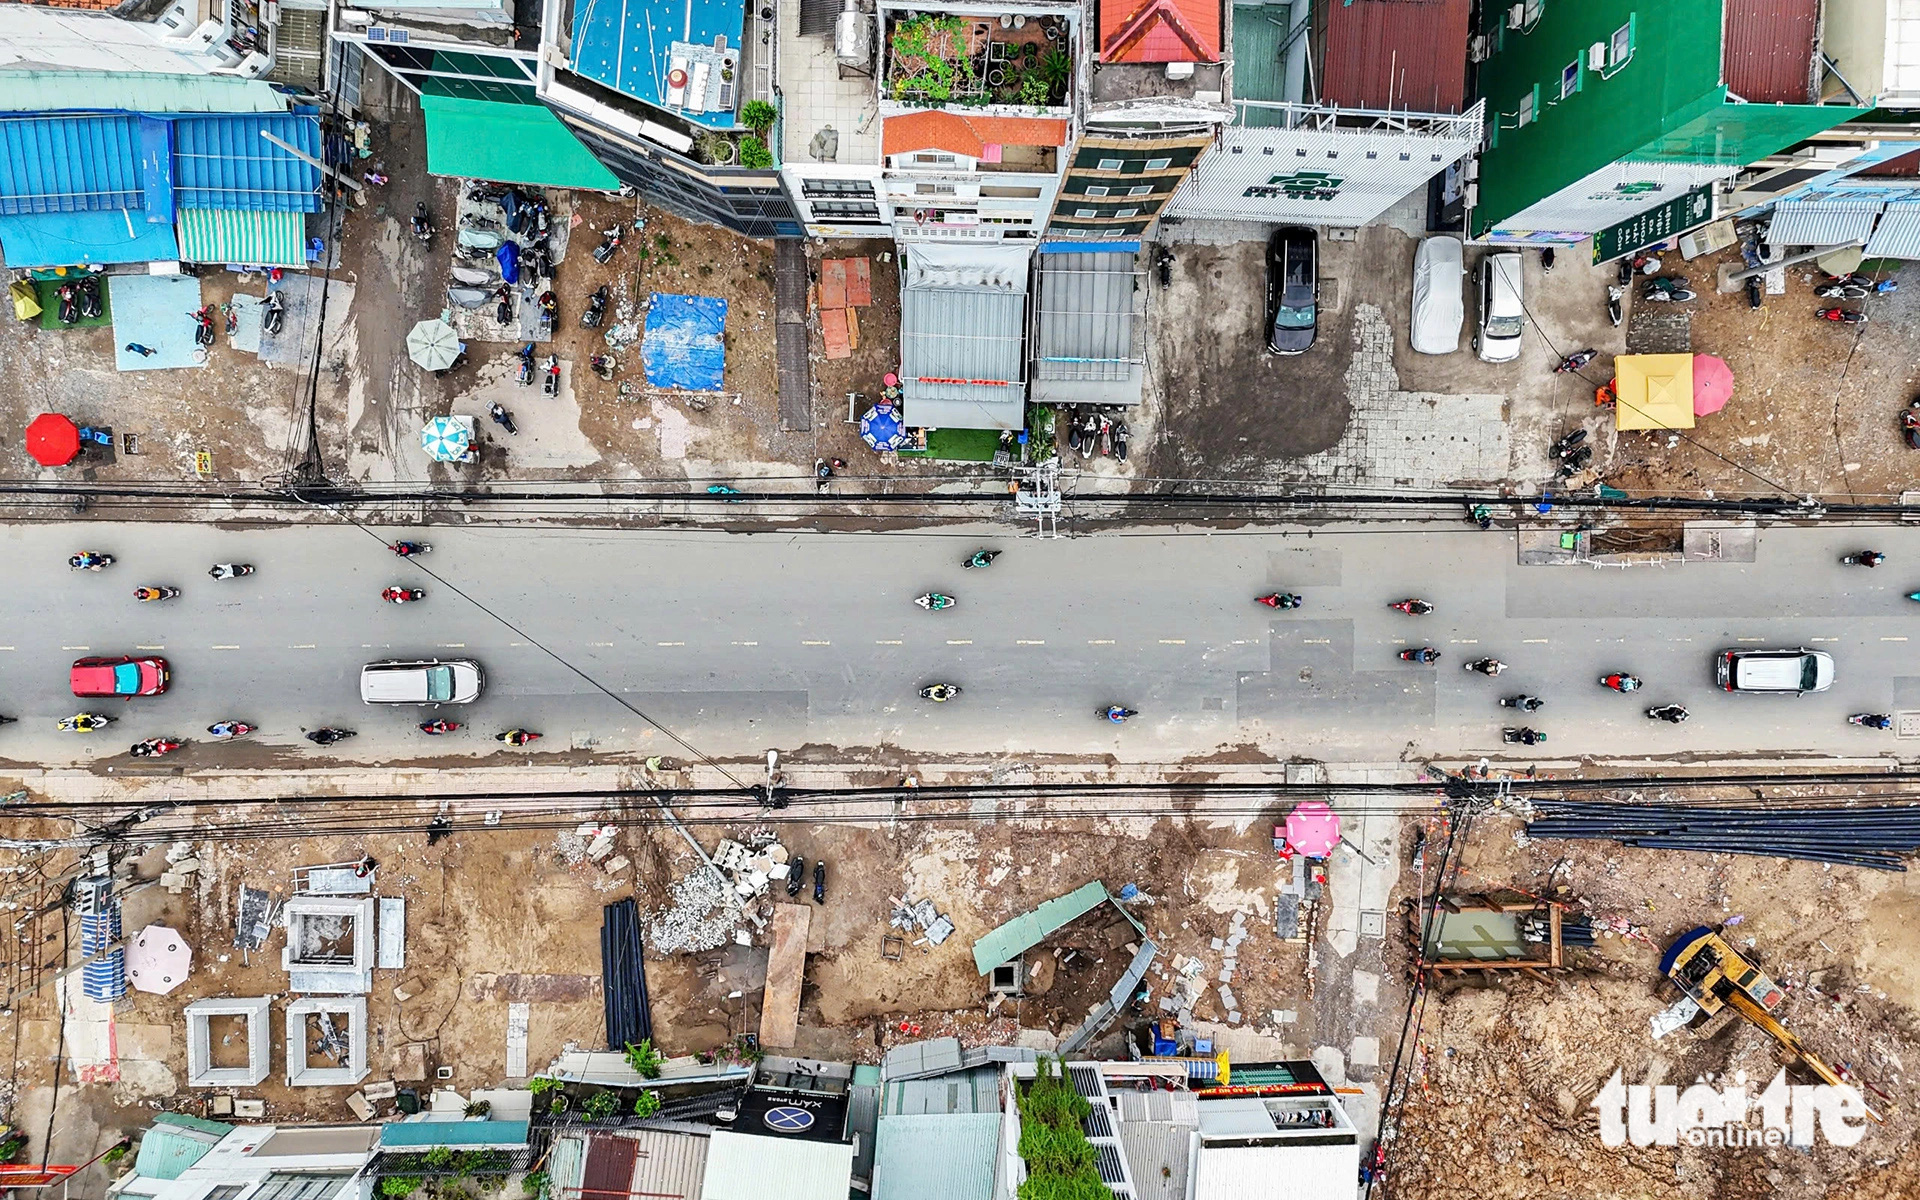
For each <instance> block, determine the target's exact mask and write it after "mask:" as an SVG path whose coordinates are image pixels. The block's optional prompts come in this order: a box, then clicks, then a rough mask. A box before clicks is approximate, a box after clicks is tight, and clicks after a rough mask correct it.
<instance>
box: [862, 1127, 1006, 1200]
mask: <svg viewBox="0 0 1920 1200" xmlns="http://www.w3.org/2000/svg"><path fill="white" fill-rule="evenodd" d="M999 1141H1000V1114H999V1113H958V1114H953V1115H944V1116H919V1117H882V1118H880V1128H879V1130H878V1132H877V1133H876V1134H875V1135H874V1157H873V1200H990V1198H991V1197H992V1195H993V1161H994V1148H995V1147H996V1146H997V1145H998V1144H999Z"/></svg>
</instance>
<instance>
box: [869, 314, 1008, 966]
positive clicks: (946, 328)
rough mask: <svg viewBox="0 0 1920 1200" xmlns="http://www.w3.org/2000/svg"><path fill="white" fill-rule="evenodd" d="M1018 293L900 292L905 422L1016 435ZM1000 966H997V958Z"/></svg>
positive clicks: (901, 367)
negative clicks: (1012, 432)
mask: <svg viewBox="0 0 1920 1200" xmlns="http://www.w3.org/2000/svg"><path fill="white" fill-rule="evenodd" d="M1026 309H1027V297H1026V294H1025V293H1024V292H1009V291H1003V290H999V289H992V288H964V287H955V288H939V287H920V288H903V289H901V292H900V377H901V380H902V384H903V390H904V392H905V398H906V403H905V407H904V410H903V411H904V415H905V416H906V419H907V421H908V423H909V424H912V425H921V426H926V427H928V428H933V429H1018V428H1020V427H1021V425H1022V424H1023V423H1024V421H1025V417H1026V387H1025V385H1024V384H1023V383H1022V382H1021V379H1020V376H1021V374H1022V372H1021V369H1020V368H1021V358H1022V352H1023V350H1024V347H1025V344H1026V339H1025V338H1024V337H1022V336H1021V330H1020V325H1021V322H1022V320H1023V319H1024V318H1025V317H1026ZM1003 961H1004V960H1003Z"/></svg>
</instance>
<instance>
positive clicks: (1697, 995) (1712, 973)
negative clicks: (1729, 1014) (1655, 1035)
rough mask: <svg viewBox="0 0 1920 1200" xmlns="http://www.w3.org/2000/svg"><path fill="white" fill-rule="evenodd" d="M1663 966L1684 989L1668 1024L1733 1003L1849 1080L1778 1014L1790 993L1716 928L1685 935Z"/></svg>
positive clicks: (1804, 1058) (1812, 1064)
mask: <svg viewBox="0 0 1920 1200" xmlns="http://www.w3.org/2000/svg"><path fill="white" fill-rule="evenodd" d="M1660 969H1661V970H1662V971H1663V972H1665V973H1666V975H1667V977H1668V978H1669V979H1671V980H1673V982H1674V983H1675V984H1677V985H1679V988H1680V991H1681V992H1682V993H1683V998H1682V999H1681V1000H1680V1001H1679V1003H1677V1004H1676V1005H1674V1007H1673V1008H1671V1009H1669V1010H1668V1012H1667V1013H1666V1014H1662V1015H1663V1016H1667V1015H1668V1014H1671V1015H1672V1016H1673V1018H1674V1022H1673V1024H1671V1025H1669V1028H1677V1027H1678V1025H1679V1024H1684V1023H1686V1022H1687V1021H1688V1020H1690V1019H1691V1018H1692V1017H1694V1016H1697V1015H1699V1014H1701V1013H1704V1014H1706V1015H1707V1016H1708V1017H1709V1018H1711V1017H1712V1016H1713V1015H1714V1014H1716V1013H1718V1012H1720V1011H1721V1010H1722V1009H1724V1008H1731V1009H1732V1010H1733V1011H1734V1012H1736V1013H1738V1014H1739V1015H1740V1016H1742V1017H1744V1018H1746V1020H1747V1021H1748V1022H1749V1023H1751V1024H1753V1025H1755V1026H1758V1027H1759V1029H1760V1030H1761V1032H1763V1033H1765V1034H1766V1035H1767V1036H1768V1037H1770V1038H1772V1039H1773V1040H1774V1041H1775V1042H1778V1043H1779V1044H1780V1047H1781V1048H1782V1049H1784V1050H1785V1051H1786V1052H1787V1053H1788V1054H1789V1055H1791V1056H1792V1057H1793V1058H1794V1060H1795V1061H1797V1062H1799V1063H1801V1064H1802V1065H1803V1066H1805V1067H1806V1068H1807V1070H1809V1071H1811V1072H1813V1074H1814V1075H1816V1076H1818V1077H1819V1079H1820V1081H1821V1082H1823V1083H1828V1084H1832V1085H1834V1086H1836V1087H1838V1086H1840V1085H1843V1084H1846V1083H1848V1081H1847V1080H1846V1079H1844V1078H1842V1077H1841V1075H1840V1073H1839V1072H1838V1071H1836V1070H1834V1069H1833V1068H1832V1067H1831V1066H1829V1065H1827V1062H1826V1060H1825V1059H1823V1058H1821V1057H1820V1056H1819V1055H1817V1054H1815V1053H1814V1052H1813V1051H1812V1050H1810V1049H1808V1048H1807V1045H1806V1043H1805V1042H1802V1041H1801V1040H1800V1038H1799V1037H1798V1036H1797V1035H1796V1034H1794V1033H1793V1032H1792V1031H1791V1030H1789V1029H1788V1028H1787V1027H1786V1026H1785V1025H1782V1024H1781V1023H1780V1022H1779V1021H1778V1020H1777V1019H1775V1017H1774V1015H1773V1010H1774V1009H1776V1008H1778V1007H1779V1006H1780V1001H1781V1000H1783V999H1784V998H1785V997H1786V993H1785V992H1784V991H1783V990H1782V989H1781V987H1780V985H1779V984H1777V983H1775V982H1774V981H1773V980H1772V979H1770V978H1769V977H1768V976H1767V974H1766V972H1764V971H1762V970H1761V969H1760V968H1759V967H1756V966H1755V965H1753V963H1751V962H1749V961H1748V960H1747V959H1746V958H1745V957H1743V956H1742V955H1741V954H1740V952H1739V951H1738V950H1735V949H1734V948H1733V946H1732V944H1731V943H1729V942H1728V941H1727V939H1725V938H1723V937H1721V936H1720V935H1719V934H1718V933H1715V932H1714V931H1713V930H1712V929H1710V928H1708V927H1707V926H1705V925H1700V926H1697V927H1695V928H1693V929H1690V930H1688V931H1687V932H1686V933H1683V934H1681V935H1680V936H1679V937H1678V938H1677V939H1675V940H1674V943H1673V945H1671V946H1668V947H1667V952H1666V953H1665V954H1664V955H1662V956H1661V958H1660ZM1689 1001H1690V1002H1691V1003H1689ZM1688 1010H1691V1011H1688ZM1867 1115H1868V1116H1870V1117H1872V1118H1873V1119H1874V1120H1875V1121H1876V1122H1881V1121H1884V1120H1885V1118H1884V1117H1882V1116H1881V1115H1880V1114H1879V1113H1878V1112H1876V1111H1874V1110H1873V1108H1871V1107H1869V1108H1868V1109H1867Z"/></svg>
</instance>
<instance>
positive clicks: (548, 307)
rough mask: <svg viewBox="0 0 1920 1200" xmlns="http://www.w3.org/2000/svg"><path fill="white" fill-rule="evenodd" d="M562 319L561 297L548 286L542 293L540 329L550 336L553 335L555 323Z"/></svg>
mask: <svg viewBox="0 0 1920 1200" xmlns="http://www.w3.org/2000/svg"><path fill="white" fill-rule="evenodd" d="M559 319H560V298H559V297H558V296H555V295H554V294H553V289H552V288H548V289H547V290H546V291H544V292H541V293H540V329H541V332H543V333H545V334H546V335H547V336H548V337H552V336H553V326H554V323H555V322H557V321H558V320H559Z"/></svg>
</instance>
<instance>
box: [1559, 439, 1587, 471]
mask: <svg viewBox="0 0 1920 1200" xmlns="http://www.w3.org/2000/svg"><path fill="white" fill-rule="evenodd" d="M1592 461H1593V447H1592V446H1580V447H1578V448H1576V449H1575V450H1574V451H1573V452H1572V453H1570V454H1568V455H1567V456H1566V457H1565V458H1563V459H1561V460H1560V468H1559V475H1560V478H1562V479H1570V478H1572V477H1573V476H1575V475H1578V474H1579V473H1580V472H1582V471H1584V470H1586V469H1587V465H1588V464H1589V463H1591V462H1592Z"/></svg>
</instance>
